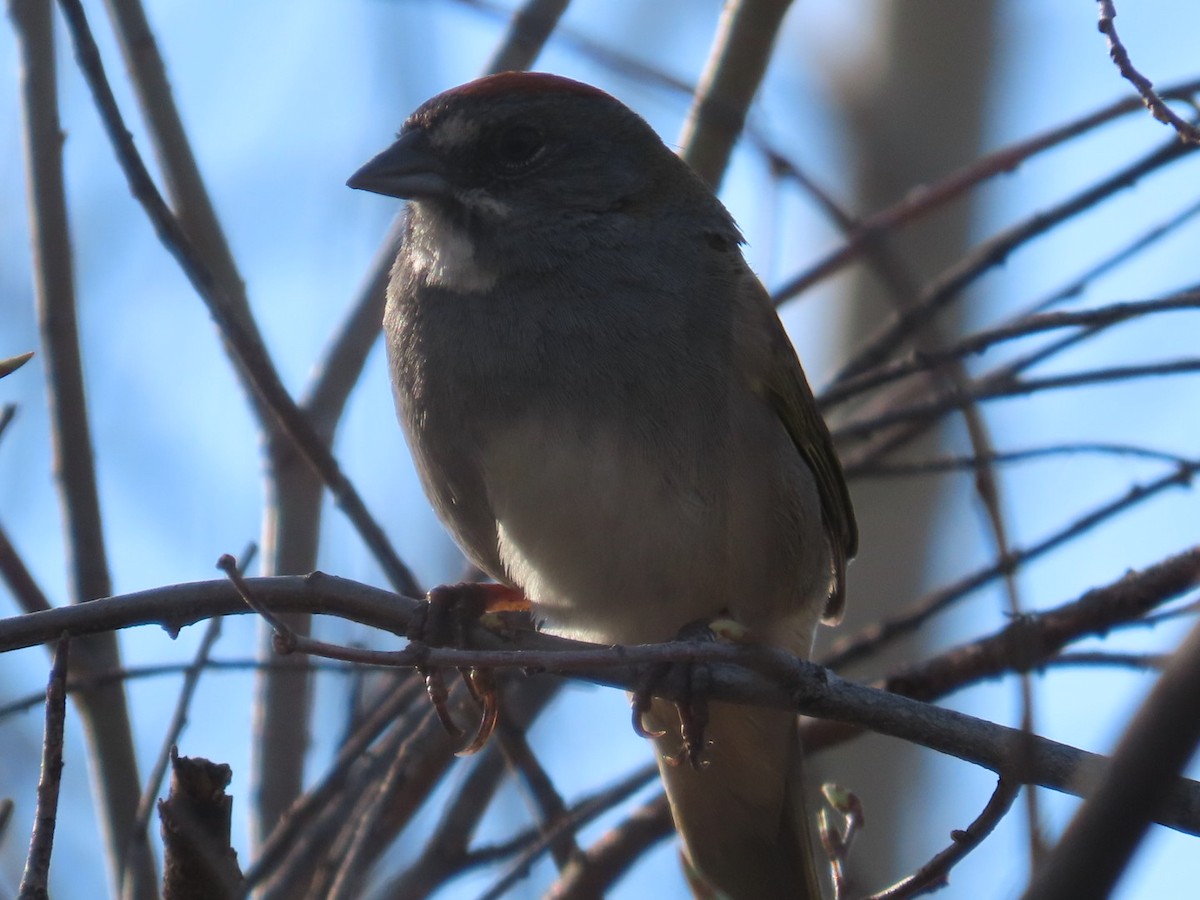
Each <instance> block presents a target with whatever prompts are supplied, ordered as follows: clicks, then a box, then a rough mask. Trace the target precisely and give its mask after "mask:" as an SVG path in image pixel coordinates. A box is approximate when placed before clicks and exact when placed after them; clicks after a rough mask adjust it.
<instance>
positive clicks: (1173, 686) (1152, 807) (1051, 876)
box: [1023, 624, 1200, 900]
mask: <svg viewBox="0 0 1200 900" xmlns="http://www.w3.org/2000/svg"><path fill="white" fill-rule="evenodd" d="M1198 692H1200V624H1197V625H1195V626H1193V628H1192V631H1191V633H1190V634H1189V635H1188V636H1187V638H1186V639H1185V640H1184V642H1183V643H1182V644H1181V645H1180V647H1179V648H1178V649H1177V650H1176V651H1175V652H1174V653H1173V654H1172V657H1171V661H1170V663H1169V664H1168V665H1167V669H1166V671H1165V672H1163V674H1162V677H1161V678H1159V680H1158V682H1157V684H1155V686H1154V689H1153V690H1152V691H1151V692H1150V696H1149V697H1147V698H1146V701H1145V702H1144V703H1143V704H1142V706H1141V708H1140V709H1139V710H1138V712H1137V714H1136V715H1135V716H1134V717H1133V721H1132V722H1130V724H1129V727H1128V728H1127V729H1126V730H1125V734H1124V736H1123V737H1122V738H1121V742H1120V743H1119V744H1118V745H1117V749H1116V751H1115V752H1114V753H1113V756H1112V758H1111V759H1110V760H1109V761H1108V763H1107V764H1106V766H1105V768H1104V770H1103V772H1096V773H1093V774H1094V776H1095V777H1096V779H1097V780H1096V781H1095V782H1093V786H1092V789H1091V790H1089V792H1088V793H1089V794H1090V796H1089V797H1088V799H1087V800H1086V801H1085V802H1084V804H1083V806H1082V807H1081V808H1080V809H1079V811H1078V812H1077V813H1076V814H1075V817H1074V818H1073V819H1072V820H1071V824H1070V825H1068V826H1067V830H1066V831H1065V832H1064V833H1063V836H1062V838H1061V839H1060V840H1059V842H1058V845H1057V846H1055V848H1054V849H1053V850H1052V851H1051V853H1050V855H1049V857H1048V858H1047V859H1046V861H1045V864H1044V865H1043V866H1042V867H1041V869H1039V870H1038V872H1036V873H1035V875H1034V877H1033V880H1032V881H1031V883H1030V885H1029V888H1028V890H1027V891H1026V892H1025V894H1024V895H1023V896H1024V898H1025V900H1052V898H1059V897H1065V896H1079V897H1105V896H1108V895H1109V894H1110V893H1111V891H1112V888H1113V885H1114V884H1115V883H1116V880H1117V878H1118V876H1119V875H1120V874H1121V872H1123V871H1124V869H1125V867H1126V865H1127V864H1128V862H1129V857H1130V856H1131V855H1132V854H1133V851H1134V850H1135V849H1136V848H1137V846H1138V844H1139V843H1140V842H1141V840H1142V837H1143V835H1144V834H1145V833H1146V828H1147V826H1148V825H1149V824H1150V822H1151V821H1152V819H1153V817H1154V816H1155V814H1156V813H1157V811H1158V809H1159V808H1160V807H1161V805H1162V802H1163V799H1164V797H1165V795H1166V792H1167V790H1168V786H1169V785H1170V784H1171V783H1172V782H1173V780H1174V778H1175V776H1176V774H1177V773H1178V772H1180V771H1181V770H1182V769H1183V767H1184V766H1185V765H1186V764H1187V762H1188V760H1189V759H1190V758H1191V756H1192V754H1193V753H1194V752H1195V750H1196V745H1197V744H1198V743H1200V716H1197V715H1196V706H1195V704H1196V696H1197V693H1198Z"/></svg>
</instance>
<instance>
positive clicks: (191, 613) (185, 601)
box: [0, 576, 1200, 833]
mask: <svg viewBox="0 0 1200 900" xmlns="http://www.w3.org/2000/svg"><path fill="white" fill-rule="evenodd" d="M248 584H249V585H250V587H251V589H252V591H253V593H254V595H255V597H256V598H257V599H258V600H259V601H260V602H261V603H264V604H267V605H270V606H271V607H272V608H274V609H276V610H286V609H289V608H291V609H296V608H299V607H300V606H302V605H307V608H309V609H310V610H311V609H313V608H314V603H319V604H320V606H321V609H322V611H324V612H327V613H332V612H337V613H338V614H340V615H343V616H346V617H348V618H352V619H354V620H356V621H360V622H364V623H365V624H373V625H376V626H378V627H383V628H386V629H388V630H400V631H402V630H403V629H404V623H405V622H406V621H407V619H408V617H409V616H410V615H411V614H412V610H413V609H414V608H415V606H416V604H417V603H419V602H421V601H409V600H406V599H405V598H399V597H395V595H391V594H388V593H386V592H383V591H375V590H374V589H370V588H367V587H365V586H363V585H356V584H354V583H353V582H347V581H343V580H341V579H335V578H331V577H329V576H319V577H318V576H309V578H306V579H300V578H283V577H280V578H258V579H249V580H248ZM376 597H378V598H379V600H378V601H377V600H375V599H374V598H376ZM383 598H387V599H386V600H385V599H383ZM155 600H156V601H157V603H155V602H154V601H155ZM97 606H99V607H100V612H99V613H92V612H91V609H92V608H95V607H97ZM168 607H169V609H168ZM245 611H246V609H245V607H244V605H243V603H242V601H241V598H239V597H238V596H237V595H236V592H234V590H233V588H232V587H231V586H230V585H228V584H227V583H225V582H224V581H218V582H206V583H203V584H189V585H180V586H178V587H175V588H171V589H160V590H158V591H154V592H145V593H143V594H141V595H134V596H132V597H125V598H110V599H107V600H103V601H95V602H93V603H92V604H88V605H86V606H82V607H69V608H66V609H53V610H49V611H47V612H44V613H34V614H32V615H26V616H21V617H18V618H17V619H9V620H0V649H3V648H4V647H5V646H27V645H28V644H29V643H35V644H36V643H42V642H44V641H45V640H46V638H45V637H44V636H43V635H42V634H41V629H44V628H46V627H48V626H51V625H53V626H55V627H56V629H57V631H56V633H61V632H63V631H68V632H70V633H75V634H77V633H87V632H88V631H91V630H94V629H95V628H96V627H97V625H98V624H99V623H103V624H102V626H101V627H104V628H108V629H113V628H119V627H122V626H123V625H129V624H134V623H136V622H141V623H145V622H147V621H162V620H163V619H167V620H168V621H171V622H172V623H173V624H174V623H178V622H179V621H181V620H182V619H183V618H188V617H205V616H211V615H217V614H225V615H228V614H231V613H239V612H245ZM470 640H471V643H472V644H473V645H475V646H478V647H481V648H482V649H479V650H457V649H450V648H428V647H424V648H421V649H420V650H419V651H416V652H415V651H398V652H396V653H392V654H387V653H376V654H373V655H371V656H370V657H369V658H371V659H373V660H375V661H379V662H384V661H391V662H392V663H393V664H396V665H405V666H408V665H418V664H420V665H436V666H443V667H470V666H483V667H488V668H521V669H524V668H528V667H534V668H537V669H544V670H547V671H554V672H561V673H564V674H565V673H572V674H574V675H575V676H578V677H584V678H586V679H588V680H592V681H597V682H599V683H602V684H609V685H613V686H617V687H621V688H624V689H632V688H633V687H636V685H637V684H639V683H640V682H639V680H638V679H639V677H640V672H641V669H640V668H639V667H644V666H647V665H652V664H655V663H661V662H667V661H675V662H686V661H690V662H705V663H708V664H710V665H711V667H712V671H713V696H714V697H718V698H721V699H725V700H731V701H733V702H739V703H751V704H768V705H781V706H785V707H794V708H798V709H799V710H800V711H802V712H804V713H805V714H807V715H812V716H816V717H819V718H826V719H832V720H835V721H842V722H853V723H855V724H859V725H862V726H864V727H866V728H869V729H870V730H873V731H877V732H879V733H881V734H887V735H891V736H893V737H897V738H900V739H902V740H906V741H910V742H914V743H918V744H921V745H923V746H926V747H929V748H931V749H934V750H937V751H939V752H943V753H949V754H951V755H954V756H957V757H959V758H960V759H964V760H966V761H968V762H973V763H975V764H977V765H981V766H984V767H986V768H989V769H992V770H993V771H997V772H1001V771H1006V767H1007V766H1008V765H1009V760H1010V758H1011V756H1010V754H1011V752H1012V749H1013V746H1014V743H1013V742H1014V741H1018V740H1021V739H1022V736H1021V733H1020V732H1019V731H1016V730H1014V729H1008V728H1004V727H1003V726H1000V725H996V724H993V723H990V722H985V721H982V720H979V719H975V718H972V717H970V716H964V715H962V714H961V713H956V712H953V711H951V710H945V709H939V708H937V707H932V706H928V705H925V704H921V703H918V702H916V701H912V700H908V699H907V698H903V697H898V696H895V695H892V694H889V693H887V692H886V691H879V690H877V689H873V688H869V687H864V686H861V685H856V684H852V683H850V682H846V681H843V680H842V679H840V678H838V677H837V676H835V675H833V674H832V673H830V672H828V671H827V670H824V669H821V668H820V667H818V666H815V665H814V664H812V663H807V662H804V661H802V660H797V659H794V658H791V657H788V656H787V655H786V654H782V653H780V652H778V651H772V650H769V649H768V648H764V647H755V648H745V647H730V646H724V645H720V644H712V643H708V644H693V643H678V642H676V643H671V644H647V645H642V646H637V647H616V648H597V647H594V646H591V645H583V646H582V647H581V646H580V645H579V644H578V643H577V642H573V641H568V640H566V639H564V638H555V637H553V636H552V635H547V634H539V633H536V632H532V631H515V632H512V633H511V634H505V635H501V634H498V633H494V632H491V631H488V630H487V629H483V628H473V629H471V631H470ZM493 648H494V649H493ZM551 648H553V649H551ZM743 666H747V667H749V668H742V667H743ZM758 673H763V674H758ZM664 694H665V695H666V696H667V697H668V698H669V697H670V691H669V690H666V689H664ZM796 698H799V700H798V701H797V699H796ZM1033 744H1034V753H1033V764H1034V773H1035V774H1034V776H1032V777H1033V778H1034V779H1035V780H1036V783H1038V784H1040V785H1042V786H1043V787H1049V788H1052V789H1054V790H1058V791H1067V792H1070V791H1072V790H1076V789H1077V788H1074V787H1072V785H1073V782H1072V778H1073V777H1074V776H1075V775H1076V774H1078V773H1079V772H1080V771H1087V770H1091V769H1093V768H1094V767H1095V766H1096V765H1098V763H1099V760H1100V758H1099V757H1097V756H1095V755H1093V754H1088V753H1084V752H1082V751H1079V750H1076V749H1074V748H1071V747H1067V746H1065V745H1063V744H1058V743H1056V742H1053V741H1047V740H1045V739H1042V738H1035V739H1034V740H1033ZM449 752H450V751H449V749H447V753H449ZM448 759H449V756H447V760H448ZM1156 820H1157V821H1159V822H1161V823H1162V824H1165V825H1168V827H1172V828H1180V829H1182V830H1186V831H1189V832H1195V833H1200V785H1194V784H1192V783H1191V782H1185V781H1182V780H1181V781H1179V782H1177V783H1176V787H1175V788H1174V790H1173V795H1172V800H1171V802H1170V803H1169V804H1168V805H1166V806H1165V807H1164V808H1163V809H1162V810H1160V811H1159V813H1158V818H1157V819H1156Z"/></svg>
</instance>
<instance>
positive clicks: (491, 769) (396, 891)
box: [380, 745, 508, 900]
mask: <svg viewBox="0 0 1200 900" xmlns="http://www.w3.org/2000/svg"><path fill="white" fill-rule="evenodd" d="M507 773H508V767H507V766H506V765H505V761H504V756H503V754H502V753H501V752H500V748H499V746H496V745H489V746H487V747H485V748H484V750H483V752H482V753H480V754H479V757H478V759H477V760H476V761H475V764H474V765H473V766H471V769H470V771H468V772H467V777H466V778H465V779H464V780H463V782H462V784H461V785H459V786H458V788H457V793H456V794H455V797H454V799H453V800H452V801H451V802H450V803H448V804H446V806H445V808H444V810H443V812H442V816H441V818H440V819H439V821H438V824H437V827H436V828H434V830H433V833H432V834H430V836H429V839H428V840H427V841H426V842H425V844H424V845H423V846H422V847H421V852H420V853H418V854H417V858H416V860H415V861H414V862H413V864H412V865H411V866H410V867H409V868H408V869H406V870H405V871H404V872H402V873H401V874H399V875H397V876H396V877H395V878H393V879H392V880H391V881H390V882H389V883H388V884H387V885H385V886H384V887H383V889H382V890H381V891H380V894H381V896H385V897H390V898H392V900H424V898H426V897H430V896H432V895H433V894H434V892H435V891H436V890H437V889H438V888H439V887H440V886H441V885H443V884H445V883H446V882H447V881H449V880H450V879H451V878H454V877H455V876H457V875H459V874H461V873H462V872H464V871H465V870H466V869H467V868H468V867H469V866H470V865H471V862H470V860H469V857H468V854H467V848H468V846H470V843H471V838H472V836H473V835H474V834H475V829H476V828H477V827H478V825H479V820H480V819H482V818H483V815H484V813H485V812H487V809H488V806H489V804H490V801H491V798H492V797H493V795H494V794H495V793H496V790H497V789H498V788H499V786H500V785H501V784H502V783H503V781H504V776H505V775H506V774H507Z"/></svg>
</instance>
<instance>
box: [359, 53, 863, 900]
mask: <svg viewBox="0 0 1200 900" xmlns="http://www.w3.org/2000/svg"><path fill="white" fill-rule="evenodd" d="M347 183H348V185H349V186H350V187H352V188H357V189H363V190H367V191H372V192H375V193H379V194H384V195H387V196H391V197H396V198H401V199H404V200H406V201H407V202H408V206H407V221H406V224H405V226H404V236H403V240H402V243H401V246H400V249H399V252H398V255H397V257H396V260H395V264H394V266H393V268H392V271H391V276H390V280H389V285H388V289H387V303H386V308H385V313H384V320H383V330H384V334H385V339H386V345H387V353H388V360H389V369H390V375H391V381H392V387H393V394H394V399H395V405H396V410H397V415H398V418H399V420H400V424H401V426H402V428H403V431H404V433H405V436H406V439H407V443H408V446H409V448H410V451H411V453H412V457H413V460H414V463H415V466H416V469H417V472H418V474H419V477H420V480H421V482H422V485H423V487H424V490H425V492H426V494H427V496H428V498H429V500H430V502H431V504H432V506H433V509H434V510H435V511H436V513H437V515H438V516H439V518H440V520H441V521H442V522H443V523H444V525H445V527H446V528H447V529H448V531H449V533H450V535H451V536H452V537H453V538H454V540H455V541H456V542H457V543H458V545H459V547H460V548H461V549H462V550H463V552H464V553H465V555H466V556H467V557H468V558H469V559H470V561H471V562H473V563H474V564H475V565H477V566H478V567H479V568H480V569H481V570H482V571H483V572H484V573H486V575H487V576H489V577H490V578H491V579H493V580H494V581H495V582H496V583H497V584H498V585H501V586H505V587H507V588H510V589H513V590H514V591H519V592H520V593H521V594H522V595H524V597H526V598H527V599H528V601H529V603H530V605H531V607H532V611H533V614H534V616H535V617H536V619H537V621H538V622H539V623H540V626H541V627H543V628H545V629H546V630H548V631H551V632H553V633H556V634H561V635H566V636H570V637H574V638H578V639H582V640H588V641H593V642H597V643H602V644H624V645H632V644H644V643H652V642H660V641H669V640H672V639H673V638H675V637H676V635H678V634H679V633H680V632H681V630H682V629H684V628H685V627H686V626H688V625H689V624H691V623H695V622H704V621H720V622H723V623H727V624H732V626H733V627H734V632H735V633H736V634H737V635H738V637H737V639H738V640H740V641H745V642H748V643H755V644H763V645H767V646H771V647H777V648H782V649H784V650H786V651H787V652H789V653H791V654H794V655H796V656H799V657H804V658H807V657H808V656H809V655H810V654H811V650H812V642H813V635H814V632H815V630H816V627H817V624H818V621H820V620H824V621H826V622H829V623H832V622H836V621H837V619H838V618H839V617H840V615H841V611H842V607H843V605H844V600H845V595H846V587H845V582H846V567H847V562H848V561H849V560H850V559H851V558H852V557H853V556H854V555H855V553H856V550H857V546H858V532H857V525H856V523H855V518H854V512H853V507H852V504H851V500H850V496H849V493H848V490H847V487H846V482H845V478H844V475H843V472H842V468H841V465H840V462H839V460H838V456H837V453H836V451H835V449H834V446H833V442H832V439H831V436H830V433H829V430H828V428H827V426H826V424H825V422H824V420H823V419H822V417H821V415H820V412H819V411H818V409H817V405H816V402H815V401H814V398H813V393H812V390H811V389H810V387H809V384H808V381H807V380H806V378H805V375H804V372H803V369H802V368H801V365H800V362H799V359H798V358H797V355H796V351H795V349H794V348H793V345H792V343H791V341H790V339H789V338H788V335H787V333H786V332H785V331H784V328H783V326H782V324H781V322H780V320H779V317H778V315H777V314H776V312H775V309H774V306H773V305H772V303H771V301H770V298H769V295H768V293H767V291H766V289H765V288H764V287H763V285H762V283H761V282H760V280H759V279H758V278H757V277H756V276H755V275H754V273H753V272H752V271H751V269H750V268H749V266H748V264H747V262H746V260H745V258H744V256H743V253H742V250H741V247H742V244H743V237H742V234H741V232H740V231H739V230H738V227H737V226H736V224H735V223H734V221H733V218H732V217H731V215H730V214H729V212H728V211H727V210H726V209H725V207H724V206H723V205H722V203H721V202H720V200H719V199H718V198H717V196H716V195H715V194H714V193H713V191H712V190H711V189H710V188H709V187H708V185H706V184H705V182H704V181H703V180H701V179H700V177H698V176H697V175H696V174H695V173H694V172H693V171H692V170H691V169H690V168H689V167H688V165H687V164H686V163H685V162H684V161H683V160H682V159H681V158H680V157H679V156H677V155H676V154H675V153H674V152H673V151H672V150H671V149H670V148H669V147H667V145H666V144H665V143H664V142H663V141H662V139H661V138H660V137H659V136H658V135H657V134H656V133H655V131H654V130H653V128H652V127H651V126H650V125H649V124H648V123H647V122H646V121H645V120H644V119H643V118H642V117H640V116H639V115H638V114H637V113H635V112H634V111H633V110H631V109H630V108H629V107H628V106H626V105H625V104H623V103H622V102H620V101H619V100H617V99H616V98H615V97H613V96H611V95H610V94H608V93H606V92H605V91H602V90H601V89H599V88H597V87H594V86H592V85H589V84H585V83H582V82H578V81H574V80H571V79H568V78H565V77H563V76H560V75H556V74H551V73H544V72H504V73H500V74H496V75H491V76H487V77H484V78H480V79H478V80H475V81H472V82H469V83H467V84H464V85H460V86H458V87H455V88H452V89H450V90H447V91H445V92H444V93H441V94H438V95H437V96H435V97H433V98H432V99H430V100H428V101H426V102H425V103H424V104H422V105H421V106H420V107H419V108H418V109H417V110H416V111H415V112H413V113H412V114H411V115H410V116H409V117H408V119H407V120H406V121H405V122H404V124H403V126H402V128H401V130H400V132H399V134H398V136H397V139H396V140H395V142H394V143H393V144H391V146H389V147H388V148H387V149H385V150H384V151H383V152H382V153H380V154H378V155H377V156H375V157H374V158H373V159H371V160H370V161H369V162H367V163H366V164H365V165H364V166H362V168H360V169H359V170H358V171H357V172H355V174H354V175H353V176H352V177H351V178H350V179H349V181H348V182H347ZM644 718H645V723H646V730H647V731H648V732H649V733H651V735H652V736H654V740H655V743H656V756H657V758H658V761H659V769H660V772H661V775H662V779H663V783H664V786H665V789H666V793H667V797H668V800H669V802H670V806H671V810H672V816H673V818H674V822H675V826H676V829H677V831H678V833H679V836H680V839H681V851H682V856H683V861H684V868H685V874H686V875H687V877H688V880H689V883H690V885H691V887H692V889H693V891H694V892H696V894H697V896H710V897H711V896H718V897H729V898H734V900H741V898H756V900H762V898H766V900H771V898H783V897H788V898H796V897H802V898H817V897H819V896H820V885H819V876H818V874H817V872H816V863H815V855H814V852H813V847H812V841H811V838H810V836H809V835H810V825H809V822H808V818H809V815H810V813H809V812H808V810H807V808H806V804H805V802H804V787H803V769H802V753H801V748H800V744H799V735H798V719H797V716H796V714H795V712H794V711H788V710H782V709H768V708H765V707H752V706H748V705H740V704H736V703H731V702H726V701H713V702H712V703H711V704H710V705H709V709H708V721H707V724H706V726H705V731H704V746H703V751H702V752H703V761H702V764H700V765H696V766H692V765H686V764H680V763H679V756H680V753H681V750H682V746H683V743H684V741H685V740H686V737H685V735H684V734H683V730H684V729H682V727H681V725H680V722H679V716H678V714H677V713H676V712H675V710H674V707H673V706H672V704H669V703H666V702H665V701H662V700H658V699H656V700H654V701H653V702H652V703H651V705H650V706H649V708H648V709H647V710H646V711H645V714H644Z"/></svg>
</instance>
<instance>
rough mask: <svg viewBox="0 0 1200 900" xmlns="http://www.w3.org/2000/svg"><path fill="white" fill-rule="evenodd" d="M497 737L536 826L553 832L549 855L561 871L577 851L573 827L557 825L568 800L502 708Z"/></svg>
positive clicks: (561, 819)
mask: <svg viewBox="0 0 1200 900" xmlns="http://www.w3.org/2000/svg"><path fill="white" fill-rule="evenodd" d="M496 738H497V739H498V741H499V743H500V750H501V752H502V753H503V754H504V758H505V759H506V760H507V761H508V764H509V766H510V767H511V768H512V769H513V770H514V771H516V772H519V773H520V774H521V780H522V781H524V783H525V787H526V789H527V791H528V792H529V796H530V798H531V799H532V801H533V805H534V807H535V809H536V811H537V815H538V826H539V828H540V829H541V830H542V831H543V832H544V833H549V832H551V831H553V832H556V836H555V838H554V839H553V840H552V841H550V855H551V856H552V857H553V858H554V864H555V865H556V866H557V867H558V871H560V872H561V871H562V870H563V869H564V868H566V866H567V864H568V863H569V862H570V861H571V860H572V859H573V858H574V857H575V856H576V855H578V853H579V846H578V844H576V843H575V835H574V833H573V831H572V830H571V829H570V828H561V827H556V826H558V825H559V823H561V822H562V821H563V820H564V819H565V818H567V804H566V803H564V802H563V798H562V795H561V794H560V793H559V792H558V789H557V788H556V787H555V786H554V781H553V780H552V779H551V778H550V775H549V773H547V772H546V770H545V768H544V767H543V766H542V764H541V762H540V761H539V760H538V758H537V755H536V754H535V753H534V752H533V748H532V747H530V746H529V741H527V740H526V739H525V734H524V732H523V731H522V730H521V729H519V728H517V727H516V726H515V725H514V724H513V722H512V720H511V719H510V718H509V717H508V716H507V715H506V714H504V712H503V710H501V715H500V719H499V722H498V723H497V728H496Z"/></svg>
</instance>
